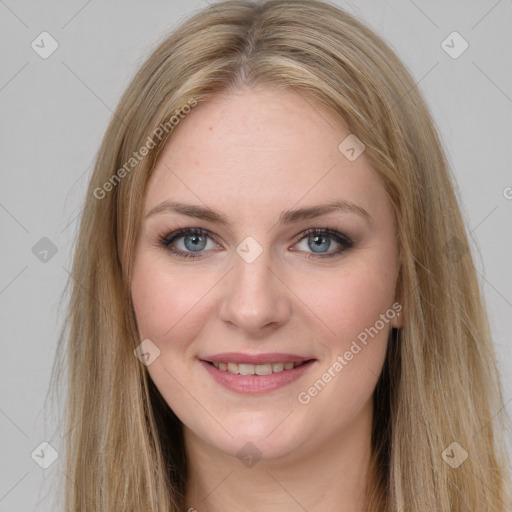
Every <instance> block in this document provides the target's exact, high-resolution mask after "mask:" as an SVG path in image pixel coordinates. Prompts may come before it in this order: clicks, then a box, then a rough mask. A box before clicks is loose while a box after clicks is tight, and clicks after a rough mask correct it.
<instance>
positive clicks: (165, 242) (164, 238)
mask: <svg viewBox="0 0 512 512" xmlns="http://www.w3.org/2000/svg"><path fill="white" fill-rule="evenodd" d="M186 235H200V236H204V235H206V236H208V237H209V238H210V239H211V240H213V238H212V237H211V236H210V234H209V233H208V231H206V230H204V229H201V228H179V229H177V230H176V231H173V232H172V233H168V234H165V235H160V236H159V237H158V244H159V246H161V247H164V248H165V249H167V250H168V251H170V252H171V253H172V254H175V255H177V256H180V257H183V258H200V257H202V253H201V252H198V253H197V254H193V253H192V252H185V251H181V250H179V249H178V250H176V249H171V248H170V245H171V243H172V242H174V241H175V240H177V239H178V238H181V237H182V236H186ZM309 235H327V236H329V237H330V238H332V239H334V240H335V241H336V242H338V243H339V244H341V247H340V248H338V249H335V250H334V251H331V252H329V253H325V254H322V253H307V254H308V256H307V258H309V259H323V258H332V257H334V256H338V255H340V254H341V253H343V252H344V251H346V250H347V249H350V248H351V247H353V245H354V242H353V241H352V240H351V239H350V238H349V237H348V236H346V235H344V234H343V233H339V232H338V231H336V230H333V229H329V228H311V229H307V230H306V231H303V232H302V233H301V234H300V237H298V238H297V240H296V242H295V243H298V242H300V241H302V240H303V239H304V238H306V237H307V236H309Z"/></svg>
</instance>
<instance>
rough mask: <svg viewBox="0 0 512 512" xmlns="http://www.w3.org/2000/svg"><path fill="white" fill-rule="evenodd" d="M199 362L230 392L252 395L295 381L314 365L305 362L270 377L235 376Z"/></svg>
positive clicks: (310, 362)
mask: <svg viewBox="0 0 512 512" xmlns="http://www.w3.org/2000/svg"><path fill="white" fill-rule="evenodd" d="M199 362H200V363H201V364H202V365H203V367H204V368H205V370H206V371H207V372H208V373H209V374H210V375H211V376H212V377H213V378H214V379H215V380H216V381H217V382H219V383H220V384H222V385H223V386H224V387H226V388H227V389H229V390H230V391H235V392H236V393H246V394H252V395H257V394H263V393H269V392H271V391H275V390H276V389H279V388H282V387H283V386H286V385H287V384H290V383H292V382H294V381H296V380H297V379H298V378H300V377H301V376H302V375H303V374H304V373H305V372H307V371H308V369H309V368H311V366H312V365H313V363H315V361H314V360H311V361H307V362H305V363H303V364H301V365H300V366H297V367H296V368H293V369H291V370H283V371H282V372H277V373H271V374H270V375H236V374H234V373H231V372H228V371H224V370H219V369H218V368H215V366H213V365H212V364H210V363H207V362H206V361H201V360H200V361H199Z"/></svg>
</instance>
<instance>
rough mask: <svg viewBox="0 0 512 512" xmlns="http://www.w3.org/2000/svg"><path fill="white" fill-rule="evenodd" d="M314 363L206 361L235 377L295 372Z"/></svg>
mask: <svg viewBox="0 0 512 512" xmlns="http://www.w3.org/2000/svg"><path fill="white" fill-rule="evenodd" d="M310 361H313V360H312V359H308V360H307V361H303V362H301V363H294V362H287V363H265V364H244V363H220V362H219V363H217V362H211V361H206V362H207V363H208V364H210V365H211V366H214V367H215V368H217V369H218V370H220V371H224V372H228V373H232V374H234V375H271V374H272V373H281V372H286V371H288V370H293V369H294V368H297V367H299V366H302V365H303V364H306V363H309V362H310Z"/></svg>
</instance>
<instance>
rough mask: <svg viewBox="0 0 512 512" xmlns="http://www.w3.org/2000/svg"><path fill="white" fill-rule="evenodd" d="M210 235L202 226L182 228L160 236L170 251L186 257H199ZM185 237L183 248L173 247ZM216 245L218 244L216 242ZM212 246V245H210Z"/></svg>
mask: <svg viewBox="0 0 512 512" xmlns="http://www.w3.org/2000/svg"><path fill="white" fill-rule="evenodd" d="M209 238H210V236H209V235H208V233H207V232H206V231H205V230H204V229H200V228H180V229H179V230H177V231H173V232H172V233H170V234H168V235H166V236H163V237H161V238H160V243H161V245H163V246H164V247H166V248H167V249H168V250H169V251H170V252H172V253H173V254H176V255H178V256H182V257H184V258H198V257H200V256H201V252H202V251H203V249H206V247H207V242H208V239H209ZM181 239H183V244H182V248H176V247H173V246H175V245H180V244H179V243H178V244H176V241H177V240H178V241H179V240H181ZM215 245H216V244H215ZM210 248H211V247H210ZM194 253H198V254H194Z"/></svg>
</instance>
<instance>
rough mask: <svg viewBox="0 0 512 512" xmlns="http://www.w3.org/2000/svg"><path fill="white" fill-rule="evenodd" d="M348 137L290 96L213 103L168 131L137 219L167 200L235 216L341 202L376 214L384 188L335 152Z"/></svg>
mask: <svg viewBox="0 0 512 512" xmlns="http://www.w3.org/2000/svg"><path fill="white" fill-rule="evenodd" d="M349 135H350V132H349V131H348V130H347V128H346V127H345V126H344V124H343V122H342V120H340V119H339V118H337V117H336V116H335V115H333V114H332V113H331V112H329V111H328V110H327V109H326V108H325V107H323V106H322V105H320V104H318V103H316V102H314V101H313V100H311V99H309V98H306V97H304V96H302V95H300V94H298V93H296V92H294V91H291V90H278V89H274V88H265V89H242V90H240V91H236V92H234V93H230V94H223V95H217V96H214V97H212V98H211V99H209V100H208V101H207V102H205V103H201V104H199V105H198V106H196V107H195V108H194V109H192V110H191V111H190V113H188V114H187V115H185V117H184V118H183V119H181V121H180V123H179V124H178V125H177V127H176V128H175V129H174V131H173V133H172V135H171V137H170V139H169V140H168V141H167V144H166V146H165V148H164V150H163V151H162V153H161V155H160V157H159V160H158V162H157V165H156V166H155V169H154V171H153V174H152V176H151V179H150V182H149V184H148V188H147V193H146V200H145V206H144V212H145V213H147V212H148V211H149V210H150V209H151V208H152V207H154V206H155V204H157V203H158V202H161V201H164V200H168V199H171V198H172V199H177V200H180V199H181V200H187V201H188V202H194V203H196V204H200V203H201V202H204V203H206V204H208V205H209V206H210V205H211V206H212V207H216V206H218V207H219V208H222V210H223V211H231V212H233V211H235V212H237V215H239V216H243V215H247V216H251V215H254V212H255V211H258V212H259V214H261V213H262V212H263V211H268V212H269V213H272V214H273V213H275V211H277V210H279V211H281V210H284V209H288V208H291V207H292V206H295V205H300V206H306V205H310V204H317V203H319V202H325V201H334V200H340V199H344V200H350V201H352V202H358V203H359V204H360V206H361V207H363V208H365V209H367V210H372V209H373V210H374V214H376V215H378V214H379V212H378V211H376V209H378V208H377V206H378V202H379V201H380V202H382V201H383V200H384V198H383V195H384V194H385V192H384V189H383V185H382V183H381V181H380V179H379V178H378V176H377V175H376V173H375V172H374V171H373V169H372V168H371V166H370V165H369V162H368V161H367V159H366V158H365V155H364V153H363V154H361V156H359V157H358V158H357V159H356V160H354V161H350V160H348V159H347V158H346V157H345V156H344V155H343V154H342V153H341V152H340V150H339V148H338V147H339V145H340V143H341V142H342V141H343V140H344V139H345V138H346V137H347V136H349ZM381 213H382V212H381Z"/></svg>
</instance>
